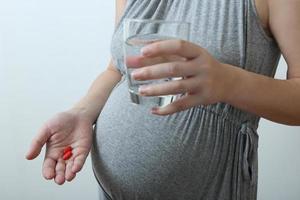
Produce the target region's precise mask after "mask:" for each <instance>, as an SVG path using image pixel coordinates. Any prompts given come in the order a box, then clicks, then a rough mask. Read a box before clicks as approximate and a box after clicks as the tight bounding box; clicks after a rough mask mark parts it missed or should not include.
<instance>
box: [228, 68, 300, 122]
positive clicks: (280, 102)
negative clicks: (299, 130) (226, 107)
mask: <svg viewBox="0 0 300 200" xmlns="http://www.w3.org/2000/svg"><path fill="white" fill-rule="evenodd" d="M229 67H231V68H232V70H233V74H234V77H235V82H236V84H235V85H234V87H233V88H232V92H231V93H230V95H229V96H228V98H227V99H226V102H227V103H229V104H231V105H233V106H235V107H238V108H240V109H242V110H245V111H248V112H252V113H254V114H257V115H259V116H261V117H264V118H266V119H269V120H271V121H274V122H278V123H282V124H287V125H300V79H299V78H298V79H297V78H294V79H289V80H278V79H273V78H271V77H267V76H263V75H260V74H256V73H252V72H248V71H246V70H243V69H240V68H237V67H233V66H229Z"/></svg>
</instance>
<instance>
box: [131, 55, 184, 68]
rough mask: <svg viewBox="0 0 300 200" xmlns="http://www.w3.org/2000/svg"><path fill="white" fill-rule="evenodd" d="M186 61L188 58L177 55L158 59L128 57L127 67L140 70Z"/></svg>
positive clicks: (140, 56) (139, 56) (158, 57)
mask: <svg viewBox="0 0 300 200" xmlns="http://www.w3.org/2000/svg"><path fill="white" fill-rule="evenodd" d="M175 61H186V58H184V57H181V56H177V55H166V56H156V57H146V56H142V55H138V56H128V57H126V66H127V67H129V68H138V67H144V66H149V65H156V64H159V63H166V62H175Z"/></svg>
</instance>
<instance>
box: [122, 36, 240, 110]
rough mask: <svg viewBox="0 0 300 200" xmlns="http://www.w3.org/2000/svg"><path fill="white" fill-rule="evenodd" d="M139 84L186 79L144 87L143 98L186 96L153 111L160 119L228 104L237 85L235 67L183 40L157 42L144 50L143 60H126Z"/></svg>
mask: <svg viewBox="0 0 300 200" xmlns="http://www.w3.org/2000/svg"><path fill="white" fill-rule="evenodd" d="M127 62H129V63H130V64H129V65H130V66H131V67H136V68H138V67H141V68H140V69H135V70H134V71H133V72H132V78H134V79H136V80H148V79H161V78H168V77H183V79H181V80H173V81H168V82H165V83H160V84H153V85H151V86H150V85H147V86H142V87H140V88H139V92H140V94H141V95H144V96H158V95H170V94H183V93H185V96H183V97H181V98H179V99H178V100H176V101H174V102H172V103H171V104H169V105H167V106H165V107H163V108H153V109H152V113H153V114H158V115H167V114H172V113H175V112H178V111H181V110H185V109H188V108H191V107H193V106H197V105H209V104H214V103H217V102H221V101H226V99H227V97H228V96H229V95H231V92H230V91H231V90H232V87H233V86H234V84H237V83H235V82H234V81H236V80H235V70H234V68H235V67H233V66H231V65H226V64H223V63H220V62H219V61H218V60H216V59H215V58H214V57H213V56H211V55H210V54H209V53H208V52H207V51H206V50H205V49H203V48H201V47H199V46H197V45H196V44H193V43H190V42H187V41H184V40H165V41H160V42H155V43H152V44H150V45H147V46H145V47H144V48H143V49H142V56H137V57H135V58H134V57H133V58H129V59H128V60H127Z"/></svg>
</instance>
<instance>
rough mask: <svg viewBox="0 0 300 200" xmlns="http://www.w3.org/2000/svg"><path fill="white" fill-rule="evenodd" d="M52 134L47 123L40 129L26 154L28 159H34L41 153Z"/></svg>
mask: <svg viewBox="0 0 300 200" xmlns="http://www.w3.org/2000/svg"><path fill="white" fill-rule="evenodd" d="M50 134H51V133H50V130H49V128H48V126H47V125H46V124H45V125H44V126H43V127H42V128H41V129H40V131H39V133H38V135H37V136H36V137H35V138H34V139H33V140H32V142H31V145H30V147H29V151H28V152H27V154H26V159H28V160H32V159H34V158H36V157H37V156H38V155H39V154H40V152H41V149H42V147H43V146H44V144H45V143H46V142H47V140H48V138H49V137H50Z"/></svg>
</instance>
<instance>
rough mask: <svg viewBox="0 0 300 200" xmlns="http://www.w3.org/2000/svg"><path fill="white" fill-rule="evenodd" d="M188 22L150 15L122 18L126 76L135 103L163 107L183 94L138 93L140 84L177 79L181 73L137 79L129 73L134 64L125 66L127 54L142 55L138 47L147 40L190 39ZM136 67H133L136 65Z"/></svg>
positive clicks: (141, 46)
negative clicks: (146, 17) (154, 17)
mask: <svg viewBox="0 0 300 200" xmlns="http://www.w3.org/2000/svg"><path fill="white" fill-rule="evenodd" d="M189 33H190V24H189V23H188V22H180V21H165V20H151V19H130V18H126V19H125V21H124V42H123V51H124V64H125V68H126V78H127V83H128V90H129V94H130V100H131V102H132V103H134V104H140V105H150V106H158V107H163V106H166V105H168V104H170V103H171V102H173V101H175V100H176V99H177V98H180V96H181V95H182V94H174V95H164V96H141V95H139V93H138V89H139V87H140V86H141V85H149V84H157V83H162V82H165V81H172V80H179V79H182V77H168V78H163V79H153V80H145V81H139V80H134V79H132V77H131V72H132V71H133V70H134V68H132V67H130V66H127V62H126V60H127V58H129V57H131V56H138V55H141V49H142V48H143V47H144V46H146V45H147V44H150V43H153V42H157V41H162V40H169V39H182V40H189ZM135 68H136V67H135Z"/></svg>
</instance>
